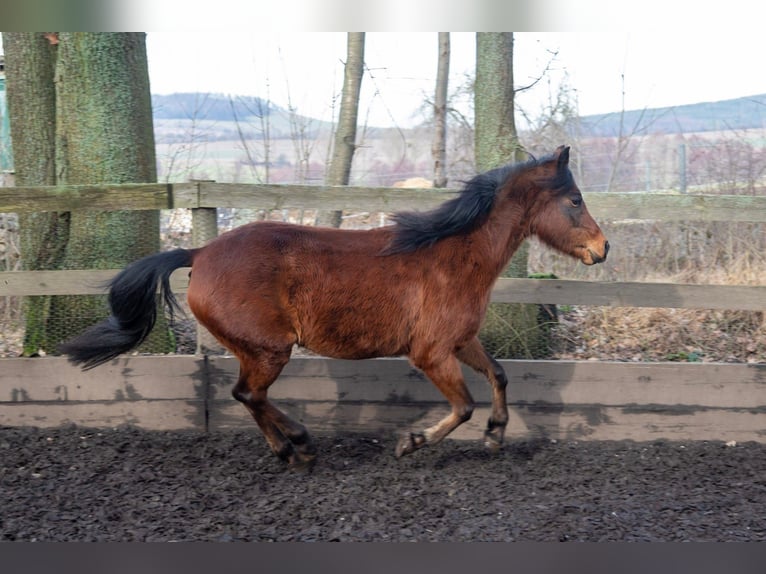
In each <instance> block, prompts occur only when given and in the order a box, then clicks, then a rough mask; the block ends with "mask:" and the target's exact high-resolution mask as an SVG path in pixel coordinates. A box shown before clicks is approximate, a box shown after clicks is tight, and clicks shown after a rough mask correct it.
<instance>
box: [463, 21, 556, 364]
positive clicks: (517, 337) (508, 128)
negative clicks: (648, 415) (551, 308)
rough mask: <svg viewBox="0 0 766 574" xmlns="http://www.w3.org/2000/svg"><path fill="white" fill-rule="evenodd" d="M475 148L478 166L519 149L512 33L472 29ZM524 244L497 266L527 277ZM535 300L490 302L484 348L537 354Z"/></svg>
mask: <svg viewBox="0 0 766 574" xmlns="http://www.w3.org/2000/svg"><path fill="white" fill-rule="evenodd" d="M474 108H475V132H474V133H475V135H474V138H475V140H474V143H475V154H476V168H477V170H478V171H479V172H484V171H487V170H490V169H493V168H495V167H499V166H501V165H504V164H506V163H509V162H515V161H520V160H521V159H522V157H523V150H522V148H521V145H520V143H519V138H518V134H517V132H516V122H515V119H514V111H515V107H514V87H513V33H512V32H478V33H477V34H476V85H475V88H474ZM528 252H529V247H528V245H527V244H526V242H525V243H523V244H522V245H521V247H520V248H519V250H518V251H517V252H516V254H515V255H514V256H513V258H512V259H511V262H510V264H509V265H508V267H507V268H506V270H505V271H504V272H503V276H505V277H527V274H528V271H527V260H528ZM538 314H539V308H538V306H537V305H525V304H515V303H514V304H491V305H490V307H489V309H488V311H487V317H486V320H485V323H484V326H483V327H482V332H481V333H480V338H481V340H482V342H483V343H484V345H485V347H486V348H487V350H488V351H489V352H490V353H492V354H493V355H495V356H498V357H504V358H539V357H543V356H546V355H547V354H548V353H549V346H550V345H549V343H548V340H547V337H546V335H545V333H547V332H548V329H547V328H543V327H541V326H540V325H539V322H538Z"/></svg>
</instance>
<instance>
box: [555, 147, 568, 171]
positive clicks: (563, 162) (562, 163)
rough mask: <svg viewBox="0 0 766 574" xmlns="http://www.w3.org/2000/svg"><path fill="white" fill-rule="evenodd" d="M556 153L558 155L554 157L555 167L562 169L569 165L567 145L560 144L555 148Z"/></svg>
mask: <svg viewBox="0 0 766 574" xmlns="http://www.w3.org/2000/svg"><path fill="white" fill-rule="evenodd" d="M556 155H557V156H558V157H557V158H556V167H558V169H564V168H565V167H566V166H568V165H569V146H568V145H560V146H559V147H557V148H556Z"/></svg>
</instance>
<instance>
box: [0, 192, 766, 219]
mask: <svg viewBox="0 0 766 574" xmlns="http://www.w3.org/2000/svg"><path fill="white" fill-rule="evenodd" d="M455 191H456V190H454V189H453V190H434V189H406V188H393V187H353V186H322V185H316V186H315V185H287V184H238V183H213V182H197V183H168V184H121V185H112V186H109V185H102V186H95V185H71V186H55V187H45V186H43V187H0V213H6V212H16V213H28V212H35V211H77V210H107V211H110V210H134V209H135V210H147V209H174V208H192V209H195V208H213V207H236V208H246V209H267V210H270V209H288V208H304V209H328V210H354V209H361V210H365V211H372V212H388V211H398V210H406V209H413V207H414V208H417V209H419V210H426V209H430V208H432V207H435V206H437V205H439V204H440V203H442V202H443V201H445V200H446V199H449V198H450V197H452V195H453V194H454V193H455ZM583 196H584V197H585V200H586V202H587V204H588V210H589V211H590V212H591V214H592V215H593V216H594V217H598V218H603V219H617V220H623V219H640V220H644V219H646V220H654V221H734V222H766V197H764V196H749V195H704V194H680V193H659V192H658V193H646V192H586V193H583Z"/></svg>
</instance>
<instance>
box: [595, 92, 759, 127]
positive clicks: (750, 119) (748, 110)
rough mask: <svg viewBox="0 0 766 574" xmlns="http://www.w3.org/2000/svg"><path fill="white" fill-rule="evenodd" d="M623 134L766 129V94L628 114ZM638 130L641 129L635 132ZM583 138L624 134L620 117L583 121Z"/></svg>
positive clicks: (607, 116) (611, 114) (613, 116)
mask: <svg viewBox="0 0 766 574" xmlns="http://www.w3.org/2000/svg"><path fill="white" fill-rule="evenodd" d="M623 125H624V128H623V133H631V132H636V133H639V134H674V133H692V132H707V131H718V130H740V129H748V128H766V94H760V95H756V96H747V97H743V98H737V99H733V100H721V101H718V102H703V103H699V104H687V105H683V106H674V107H667V108H651V109H646V110H630V111H626V112H625V114H624V117H623ZM635 127H637V129H634V128H635ZM580 128H581V133H582V134H583V135H587V136H591V137H613V136H617V135H618V134H619V133H620V114H619V113H617V112H615V113H610V114H599V115H593V116H584V117H582V118H580Z"/></svg>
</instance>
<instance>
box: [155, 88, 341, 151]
mask: <svg viewBox="0 0 766 574" xmlns="http://www.w3.org/2000/svg"><path fill="white" fill-rule="evenodd" d="M152 111H153V116H154V123H155V131H158V132H160V134H159V135H160V137H159V140H160V141H163V140H165V141H166V140H167V138H168V137H170V138H171V139H173V138H175V139H177V138H178V137H182V138H183V137H185V136H183V135H179V134H181V133H183V132H184V131H186V132H188V126H189V125H190V124H192V123H194V124H197V126H200V127H201V126H204V127H205V131H206V138H207V139H208V140H211V141H213V140H221V139H225V140H229V139H239V137H240V135H239V134H240V132H241V134H242V135H243V136H245V137H251V138H252V137H260V133H261V130H262V129H263V125H264V122H265V121H267V120H268V123H269V133H270V136H271V138H272V139H280V138H289V137H292V136H293V133H294V132H295V131H300V132H301V135H302V136H303V137H307V138H314V137H316V136H317V134H318V132H320V131H323V130H328V129H329V127H330V124H329V123H328V122H325V121H321V120H317V119H314V118H309V117H305V116H301V115H299V114H291V113H290V112H289V111H288V110H286V109H284V108H282V107H280V106H277V105H275V104H273V103H271V102H269V101H268V100H264V99H262V98H257V97H251V96H228V95H226V94H205V93H198V92H192V93H188V92H187V93H176V94H168V95H157V94H154V95H152ZM184 126H186V128H184ZM168 133H170V134H174V135H170V136H168Z"/></svg>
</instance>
